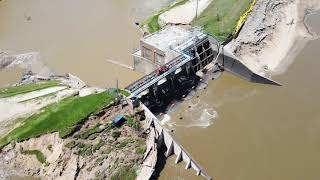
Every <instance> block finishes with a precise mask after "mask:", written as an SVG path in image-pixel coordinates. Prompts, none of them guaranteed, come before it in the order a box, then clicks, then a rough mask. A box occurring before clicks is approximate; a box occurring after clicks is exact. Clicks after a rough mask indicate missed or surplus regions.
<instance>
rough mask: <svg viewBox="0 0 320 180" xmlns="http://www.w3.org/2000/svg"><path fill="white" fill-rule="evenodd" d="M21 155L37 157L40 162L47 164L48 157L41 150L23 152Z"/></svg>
mask: <svg viewBox="0 0 320 180" xmlns="http://www.w3.org/2000/svg"><path fill="white" fill-rule="evenodd" d="M21 154H24V155H35V156H36V158H37V160H38V161H39V162H41V163H42V164H44V163H46V157H45V156H44V155H43V153H42V152H41V151H39V150H22V151H21Z"/></svg>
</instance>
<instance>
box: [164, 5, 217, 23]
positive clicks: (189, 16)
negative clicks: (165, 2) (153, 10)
mask: <svg viewBox="0 0 320 180" xmlns="http://www.w3.org/2000/svg"><path fill="white" fill-rule="evenodd" d="M211 2H212V0H199V1H198V15H200V13H201V12H203V11H204V10H205V9H206V8H207V7H208V5H209V4H210V3H211ZM196 8H197V0H190V1H188V2H186V3H185V4H183V5H180V6H177V7H175V8H173V9H171V10H169V11H167V12H165V13H163V14H161V15H160V17H159V24H160V26H162V27H163V26H165V25H167V24H190V23H191V21H192V20H193V19H194V18H195V17H196Z"/></svg>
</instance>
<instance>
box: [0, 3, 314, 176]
mask: <svg viewBox="0 0 320 180" xmlns="http://www.w3.org/2000/svg"><path fill="white" fill-rule="evenodd" d="M169 1H171V0H91V1H86V0H67V1H66V0H23V1H21V0H2V1H1V2H0V23H1V28H0V49H1V50H9V51H16V52H17V53H26V52H30V51H35V52H40V53H41V57H42V61H43V62H45V63H46V64H47V65H48V66H49V67H50V68H51V69H52V70H53V71H54V72H56V73H58V74H64V73H67V72H71V73H73V74H75V75H77V76H79V77H80V78H81V79H83V80H84V81H86V82H88V83H89V84H92V85H99V86H109V87H110V86H115V81H116V78H119V80H120V85H122V86H123V85H125V84H128V83H129V82H131V81H133V80H134V79H136V78H137V77H138V76H140V74H137V73H135V72H132V71H128V70H127V69H123V68H121V67H118V66H115V65H112V64H110V63H108V62H107V61H106V60H108V59H110V60H114V61H118V62H121V63H124V64H128V65H131V63H132V62H131V57H130V55H129V54H130V52H132V51H133V49H134V48H135V47H138V43H139V39H140V37H141V36H142V34H141V33H140V32H139V30H138V29H137V28H136V27H135V25H134V22H136V21H140V20H142V19H143V18H144V17H146V16H147V15H149V14H150V13H151V12H152V11H153V10H154V9H158V8H159V7H160V6H162V5H163V4H166V3H168V2H169ZM319 18H320V16H319V15H318V16H314V17H313V18H312V19H311V20H310V21H311V22H310V24H312V27H313V30H314V31H317V32H320V22H319ZM319 47H320V40H315V41H312V42H310V43H308V45H307V46H306V47H305V49H304V50H303V51H302V52H301V53H300V54H299V55H298V56H297V57H296V60H295V61H294V63H293V64H292V65H291V67H290V68H289V70H288V71H287V72H286V73H285V74H283V75H280V76H277V77H274V79H275V80H277V81H279V82H281V83H282V84H283V85H284V86H282V87H276V86H269V85H259V84H251V83H248V82H246V81H243V80H241V79H239V78H237V77H234V76H232V75H230V74H228V73H224V75H223V76H222V77H221V78H220V79H218V80H215V81H213V82H211V83H210V84H209V86H208V88H207V89H206V90H203V91H199V92H198V93H197V95H199V98H198V99H199V100H197V99H194V100H192V101H191V102H185V103H183V104H182V105H181V107H180V109H179V110H178V111H176V112H174V113H173V114H172V120H171V121H170V122H169V123H171V124H173V125H172V126H171V127H170V126H168V128H170V129H171V128H172V129H174V133H173V135H174V136H175V137H176V138H177V139H178V140H179V142H180V143H181V144H182V145H183V146H185V148H186V149H187V150H188V151H189V152H190V153H191V154H192V156H193V157H194V158H195V159H196V160H197V161H198V162H199V163H200V164H201V165H202V166H203V167H204V168H205V169H206V170H207V171H208V173H209V174H210V175H212V176H213V177H215V178H216V179H221V180H257V179H259V180H270V179H272V180H284V179H286V180H287V179H290V180H301V179H308V180H318V179H320V174H319V173H318V171H319V164H320V155H319V153H320V111H319V102H320V96H319V92H320V83H318V82H319V79H320V71H319V70H318V67H320V61H319V59H318V57H320V52H319ZM20 74H21V70H19V69H9V70H6V71H0V85H5V84H8V83H10V82H16V81H18V79H19V76H20ZM188 106H191V109H189V107H188ZM205 110H207V112H208V113H209V114H214V111H216V112H217V113H218V117H217V118H215V119H211V120H210V121H211V122H210V123H207V124H208V125H209V124H211V123H212V124H211V125H209V126H208V127H206V128H202V127H197V126H196V124H195V125H192V126H194V127H189V126H188V124H190V123H188V122H192V123H194V121H193V120H198V119H201V116H202V115H203V114H204V115H206V114H207V112H206V111H205ZM192 111H200V112H202V111H204V113H190V112H192ZM179 117H183V119H182V120H180V119H179ZM202 117H203V116H202ZM207 117H211V116H210V115H208V116H207ZM201 120H203V119H201ZM204 124H206V123H204ZM174 158H175V157H174V156H173V157H171V158H169V159H168V161H167V164H166V166H165V168H164V170H163V171H162V172H161V175H160V179H170V180H171V179H197V177H196V176H194V174H195V172H194V171H192V170H188V171H185V170H184V166H185V164H184V163H180V164H179V165H175V164H174V160H175V159H174ZM199 179H200V178H199Z"/></svg>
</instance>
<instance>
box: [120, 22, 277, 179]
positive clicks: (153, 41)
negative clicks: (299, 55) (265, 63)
mask: <svg viewBox="0 0 320 180" xmlns="http://www.w3.org/2000/svg"><path fill="white" fill-rule="evenodd" d="M140 46H141V47H140V50H138V51H136V52H135V53H134V54H133V57H134V69H135V70H136V71H140V72H143V73H145V74H146V75H145V76H144V77H142V78H141V79H139V80H137V81H135V82H134V83H132V84H130V85H129V86H127V87H126V88H125V89H126V90H128V91H129V92H130V93H131V95H130V97H129V98H130V99H132V100H133V101H135V100H137V99H138V100H139V101H141V102H142V105H143V109H144V111H145V114H146V117H147V121H148V123H149V124H150V127H153V128H154V130H155V132H157V136H155V137H156V139H157V142H158V143H159V144H164V145H165V146H166V148H167V151H166V153H165V155H166V157H168V156H170V155H172V154H175V155H176V156H177V158H176V163H178V162H180V161H185V162H186V169H188V168H193V169H195V170H196V174H197V175H202V176H204V177H205V178H207V179H212V178H211V177H210V176H209V175H208V174H207V173H206V172H205V170H204V169H203V168H202V167H201V166H200V165H199V164H198V163H197V162H196V161H195V160H194V159H193V158H192V157H191V155H190V154H189V153H188V152H187V151H186V150H185V149H184V148H183V147H182V146H181V145H180V144H179V143H177V142H176V141H175V140H174V138H173V137H172V136H171V135H170V133H168V132H167V131H166V130H165V128H163V127H162V125H161V123H160V121H159V120H158V119H157V117H156V116H155V115H154V114H153V113H158V112H164V111H165V108H166V107H167V106H168V105H169V103H170V102H172V100H173V99H178V100H183V98H185V97H186V95H187V94H188V93H189V92H190V91H191V90H192V89H195V88H196V87H197V86H198V85H199V83H200V82H204V81H207V80H208V79H207V78H206V77H212V79H216V78H217V77H218V76H219V75H220V74H221V72H222V71H224V70H226V71H228V72H231V73H232V74H235V75H237V76H239V77H241V78H243V79H246V80H248V81H251V82H255V83H264V84H272V85H280V84H279V83H277V82H275V81H273V80H271V79H268V78H265V77H262V76H260V75H258V74H256V73H254V72H253V71H251V70H250V69H249V68H248V67H246V66H245V65H244V64H243V63H241V61H240V60H239V59H237V58H236V57H234V56H233V55H232V54H231V53H228V52H225V51H224V49H223V45H221V44H220V43H219V42H218V41H217V40H215V39H214V38H213V37H210V36H208V35H207V34H205V33H203V32H202V31H201V29H199V28H184V27H179V26H168V27H166V28H165V29H162V30H160V31H159V32H156V33H154V34H151V35H148V36H146V37H144V38H143V39H142V40H141V41H140ZM208 74H211V75H213V76H208ZM205 79H206V80H205Z"/></svg>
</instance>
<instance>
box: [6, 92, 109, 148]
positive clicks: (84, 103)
mask: <svg viewBox="0 0 320 180" xmlns="http://www.w3.org/2000/svg"><path fill="white" fill-rule="evenodd" d="M113 100H114V96H112V95H110V94H108V93H106V92H102V93H99V94H93V95H89V96H85V97H76V96H72V97H68V98H65V99H63V100H62V101H60V102H58V103H55V104H51V105H49V106H47V107H46V108H44V109H43V110H42V112H41V113H39V114H35V115H33V116H31V117H29V118H27V119H26V120H25V121H24V124H22V125H21V126H19V127H18V128H16V129H14V130H12V131H11V132H10V133H9V134H8V135H7V136H5V137H4V138H3V139H1V140H0V148H1V147H3V146H5V145H7V144H8V143H10V142H11V141H13V140H16V141H22V140H26V139H29V138H32V137H37V136H40V135H42V134H46V133H52V132H59V136H60V137H66V136H68V135H69V134H70V133H72V132H74V131H75V129H76V125H77V124H78V123H80V122H81V121H83V120H84V119H85V118H86V117H88V116H89V115H90V114H91V113H95V112H98V111H100V110H101V109H102V108H103V107H104V106H106V105H107V104H109V103H111V102H112V101H113Z"/></svg>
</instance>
